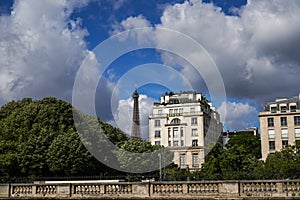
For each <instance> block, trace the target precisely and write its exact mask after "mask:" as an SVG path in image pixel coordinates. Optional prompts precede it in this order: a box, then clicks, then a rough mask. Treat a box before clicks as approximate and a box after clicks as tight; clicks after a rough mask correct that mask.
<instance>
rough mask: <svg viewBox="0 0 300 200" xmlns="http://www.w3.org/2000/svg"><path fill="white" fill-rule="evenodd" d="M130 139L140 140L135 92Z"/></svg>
mask: <svg viewBox="0 0 300 200" xmlns="http://www.w3.org/2000/svg"><path fill="white" fill-rule="evenodd" d="M131 137H135V138H140V137H141V133H140V112H139V93H138V92H137V90H135V91H134V93H133V113H132V129H131Z"/></svg>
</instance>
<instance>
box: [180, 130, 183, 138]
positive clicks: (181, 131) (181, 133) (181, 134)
mask: <svg viewBox="0 0 300 200" xmlns="http://www.w3.org/2000/svg"><path fill="white" fill-rule="evenodd" d="M180 137H183V128H181V129H180Z"/></svg>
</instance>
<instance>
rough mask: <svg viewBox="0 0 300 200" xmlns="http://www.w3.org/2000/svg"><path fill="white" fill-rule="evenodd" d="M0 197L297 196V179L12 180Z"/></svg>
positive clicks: (299, 184) (1, 187)
mask: <svg viewBox="0 0 300 200" xmlns="http://www.w3.org/2000/svg"><path fill="white" fill-rule="evenodd" d="M0 199H300V180H243V181H195V182H194V181H189V182H150V181H148V182H115V183H112V182H108V183H101V182H87V183H51V184H50V183H32V184H25V183H24V184H21V183H18V184H15V183H14V184H0Z"/></svg>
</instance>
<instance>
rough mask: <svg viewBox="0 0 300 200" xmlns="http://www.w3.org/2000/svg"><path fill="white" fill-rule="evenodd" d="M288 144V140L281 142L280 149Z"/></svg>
mask: <svg viewBox="0 0 300 200" xmlns="http://www.w3.org/2000/svg"><path fill="white" fill-rule="evenodd" d="M288 144H289V141H288V140H282V148H283V149H284V148H285V147H286V146H287V145H288Z"/></svg>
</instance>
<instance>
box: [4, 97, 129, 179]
mask: <svg viewBox="0 0 300 200" xmlns="http://www.w3.org/2000/svg"><path fill="white" fill-rule="evenodd" d="M78 113H80V112H79V111H78ZM90 118H95V117H90ZM94 121H97V126H99V123H100V124H101V126H102V132H103V133H104V135H106V136H105V137H107V138H108V139H110V140H111V141H112V143H114V144H119V143H121V142H122V141H125V140H127V138H126V136H125V134H123V133H122V132H121V131H120V130H119V129H116V128H114V127H112V126H110V125H108V124H106V123H104V122H101V121H100V120H99V119H96V120H94ZM79 136H80V135H79V134H78V131H77V130H76V128H75V125H74V119H73V107H72V105H70V104H69V103H67V102H64V101H62V100H58V99H56V98H53V97H47V98H44V99H42V100H37V101H32V99H29V98H26V99H23V100H20V101H12V102H10V103H8V104H6V105H4V106H2V107H1V108H0V177H1V178H0V179H1V181H2V182H6V181H8V180H9V179H10V178H11V177H14V176H33V177H34V176H51V175H61V176H66V175H82V174H85V175H87V174H90V175H91V174H92V173H97V174H99V173H100V172H101V170H103V171H104V170H108V167H106V166H104V165H103V164H101V163H100V162H98V161H97V160H96V159H95V158H94V157H93V156H92V155H91V154H90V153H89V152H88V151H87V150H86V148H85V146H83V143H82V140H81V139H82V138H80V137H79ZM93 142H94V141H93ZM95 142H97V143H100V144H102V143H101V141H95ZM110 171H112V170H111V169H110Z"/></svg>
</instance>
